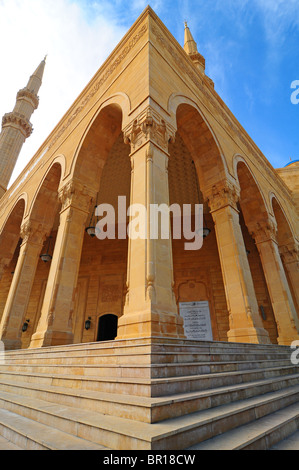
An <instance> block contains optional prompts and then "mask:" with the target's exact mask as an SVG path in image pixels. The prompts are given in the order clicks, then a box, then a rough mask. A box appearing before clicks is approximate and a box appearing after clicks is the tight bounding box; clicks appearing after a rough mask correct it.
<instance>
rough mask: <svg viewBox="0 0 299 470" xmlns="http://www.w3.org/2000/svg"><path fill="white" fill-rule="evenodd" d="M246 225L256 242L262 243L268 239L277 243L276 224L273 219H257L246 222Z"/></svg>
mask: <svg viewBox="0 0 299 470" xmlns="http://www.w3.org/2000/svg"><path fill="white" fill-rule="evenodd" d="M247 227H248V231H249V233H250V235H251V236H252V237H253V238H254V240H255V243H256V244H259V243H264V242H267V241H270V240H271V241H273V242H275V243H277V239H276V232H277V226H276V224H275V223H274V221H272V220H270V219H268V220H259V221H256V222H252V223H249V224H247Z"/></svg>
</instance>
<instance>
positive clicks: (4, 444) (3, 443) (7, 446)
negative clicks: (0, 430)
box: [0, 436, 24, 450]
mask: <svg viewBox="0 0 299 470" xmlns="http://www.w3.org/2000/svg"><path fill="white" fill-rule="evenodd" d="M0 450H24V449H21V447H19V446H17V445H16V444H13V442H11V441H9V440H8V439H5V438H4V437H2V436H0Z"/></svg>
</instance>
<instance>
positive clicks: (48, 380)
mask: <svg viewBox="0 0 299 470" xmlns="http://www.w3.org/2000/svg"><path fill="white" fill-rule="evenodd" d="M122 369H123V368H120V370H119V371H118V374H117V373H116V372H117V371H115V373H114V375H111V376H109V375H108V373H110V372H111V370H112V369H111V368H110V369H105V371H104V372H106V375H104V374H103V370H99V371H98V370H97V369H94V368H91V369H89V368H88V367H85V368H83V367H82V368H79V369H78V368H75V369H73V370H72V369H70V368H68V367H66V366H56V367H51V368H49V366H45V367H40V366H35V367H33V366H29V367H26V366H20V367H16V368H15V370H9V369H7V368H6V367H5V366H2V367H1V369H0V379H2V380H4V381H5V380H6V379H10V378H12V379H13V380H14V381H26V382H30V383H31V384H33V383H36V384H44V385H48V386H51V385H55V386H61V387H69V388H71V389H73V388H76V389H81V390H97V391H99V392H106V393H118V394H125V395H139V396H152V397H162V396H167V395H169V394H181V393H190V392H197V391H201V390H207V389H217V388H218V387H223V386H234V385H237V384H242V383H243V384H248V383H250V382H252V381H257V380H264V379H270V378H276V377H283V376H290V375H292V374H296V373H297V372H298V368H297V367H296V366H295V365H289V366H284V367H281V366H280V367H271V368H268V369H251V370H241V371H231V372H228V371H225V372H218V373H205V374H197V375H190V376H182V375H178V376H173V377H170V376H166V377H163V378H152V379H150V378H149V377H144V376H143V374H142V373H140V374H138V369H136V373H135V376H133V377H127V376H126V374H125V373H123V370H122ZM99 372H100V373H99ZM149 372H150V371H149ZM92 373H93V374H95V375H92ZM102 374H103V375H102Z"/></svg>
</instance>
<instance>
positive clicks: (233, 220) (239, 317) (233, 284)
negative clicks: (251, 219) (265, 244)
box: [206, 182, 270, 344]
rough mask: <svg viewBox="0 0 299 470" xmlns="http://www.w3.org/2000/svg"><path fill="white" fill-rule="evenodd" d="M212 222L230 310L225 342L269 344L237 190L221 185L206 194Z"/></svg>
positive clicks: (225, 183) (224, 183)
mask: <svg viewBox="0 0 299 470" xmlns="http://www.w3.org/2000/svg"><path fill="white" fill-rule="evenodd" d="M206 196H207V201H208V204H209V206H210V209H211V214H212V217H213V220H214V223H215V231H216V238H217V245H218V250H219V256H220V262H221V268H222V275H223V282H224V286H225V293H226V300H227V307H228V311H229V325H230V330H229V331H228V340H229V341H231V342H244V343H264V344H267V343H269V342H270V340H269V335H268V333H267V331H266V330H265V329H264V328H263V324H262V320H261V318H260V315H259V310H258V304H257V300H256V296H255V291H254V286H253V281H252V276H251V271H250V267H249V263H248V259H247V254H246V249H245V245H244V240H243V235H242V231H241V227H240V223H239V211H238V209H237V201H238V198H239V191H238V189H237V188H236V187H234V186H233V185H231V184H230V183H229V182H221V183H219V186H218V187H216V186H214V187H213V188H212V190H211V191H210V192H209V193H208V194H206Z"/></svg>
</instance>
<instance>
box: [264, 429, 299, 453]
mask: <svg viewBox="0 0 299 470" xmlns="http://www.w3.org/2000/svg"><path fill="white" fill-rule="evenodd" d="M270 450H299V431H296V432H294V433H293V434H291V435H290V436H288V437H287V438H285V439H283V440H282V441H280V442H278V443H277V444H275V445H274V446H272V447H271V449H270Z"/></svg>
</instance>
